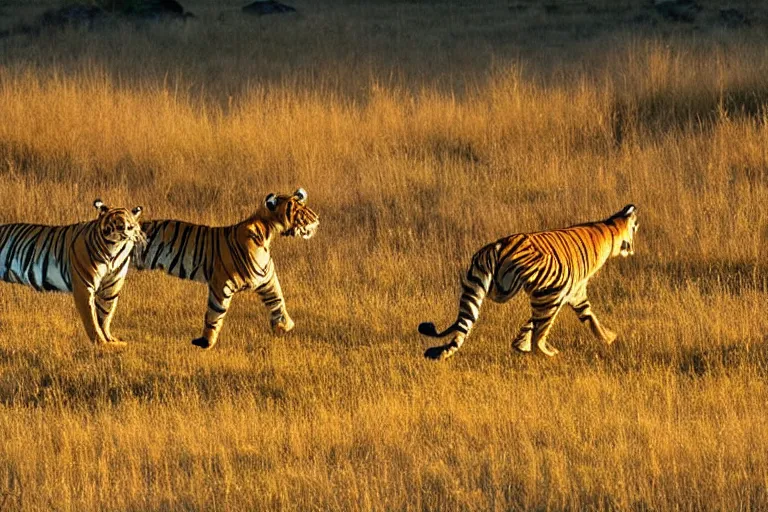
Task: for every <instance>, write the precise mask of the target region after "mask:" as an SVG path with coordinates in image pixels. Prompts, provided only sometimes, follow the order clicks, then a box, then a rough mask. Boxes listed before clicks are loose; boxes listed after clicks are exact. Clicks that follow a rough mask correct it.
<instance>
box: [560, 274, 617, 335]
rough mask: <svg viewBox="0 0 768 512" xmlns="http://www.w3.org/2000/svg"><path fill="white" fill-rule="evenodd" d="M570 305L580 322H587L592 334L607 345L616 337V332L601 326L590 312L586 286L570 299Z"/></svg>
mask: <svg viewBox="0 0 768 512" xmlns="http://www.w3.org/2000/svg"><path fill="white" fill-rule="evenodd" d="M571 307H572V308H573V311H574V312H576V315H578V317H579V320H580V321H581V323H584V324H587V326H588V327H589V330H590V331H592V334H593V335H594V336H595V337H596V338H598V339H601V340H603V341H604V342H605V343H606V344H607V345H610V344H611V343H613V342H614V340H615V339H616V333H615V332H613V331H612V330H610V329H607V328H605V327H603V325H602V324H601V323H600V322H599V321H598V320H597V317H596V316H595V314H594V313H593V312H592V307H591V305H590V304H589V299H587V290H586V288H585V289H584V290H582V291H580V292H579V293H578V295H577V296H576V297H574V299H573V300H572V301H571Z"/></svg>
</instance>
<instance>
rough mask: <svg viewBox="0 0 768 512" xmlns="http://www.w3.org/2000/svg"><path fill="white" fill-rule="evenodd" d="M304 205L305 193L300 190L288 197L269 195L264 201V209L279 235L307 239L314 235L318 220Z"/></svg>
mask: <svg viewBox="0 0 768 512" xmlns="http://www.w3.org/2000/svg"><path fill="white" fill-rule="evenodd" d="M306 203H307V192H306V191H305V190H304V189H303V188H300V189H298V190H297V191H296V192H294V193H293V194H291V195H289V196H282V195H281V196H278V195H275V194H269V195H268V196H267V197H266V199H265V200H264V208H266V215H267V216H268V218H269V220H270V221H271V222H272V224H273V225H275V226H276V227H277V229H278V230H279V232H280V234H281V235H283V236H300V237H301V238H304V239H307V238H312V235H314V234H315V231H317V227H318V226H319V225H320V220H319V217H318V216H317V214H316V213H315V212H314V211H312V209H311V208H309V207H308V206H307V204H306Z"/></svg>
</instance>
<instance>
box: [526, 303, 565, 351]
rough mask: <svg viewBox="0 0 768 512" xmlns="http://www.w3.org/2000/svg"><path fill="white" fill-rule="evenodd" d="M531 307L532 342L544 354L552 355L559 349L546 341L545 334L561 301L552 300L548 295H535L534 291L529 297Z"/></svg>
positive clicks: (550, 326)
mask: <svg viewBox="0 0 768 512" xmlns="http://www.w3.org/2000/svg"><path fill="white" fill-rule="evenodd" d="M531 307H532V309H533V316H532V320H533V335H532V338H533V342H535V343H536V347H537V348H538V349H539V350H540V351H541V352H542V353H543V354H544V355H547V356H549V357H552V356H554V355H556V354H557V353H558V352H560V351H559V350H557V349H556V348H554V347H552V346H551V345H549V343H547V335H548V334H549V330H550V329H551V328H552V322H554V321H555V317H556V316H557V313H558V312H559V311H560V309H561V308H562V303H561V302H560V301H559V300H554V301H553V300H552V298H551V297H548V296H544V297H536V294H535V293H534V295H533V297H532V298H531Z"/></svg>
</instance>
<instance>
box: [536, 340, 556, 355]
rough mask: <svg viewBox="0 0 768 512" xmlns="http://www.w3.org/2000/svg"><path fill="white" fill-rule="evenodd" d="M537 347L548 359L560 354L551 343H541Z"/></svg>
mask: <svg viewBox="0 0 768 512" xmlns="http://www.w3.org/2000/svg"><path fill="white" fill-rule="evenodd" d="M537 347H538V349H539V350H540V351H541V353H542V354H544V355H545V356H547V357H554V356H556V355H557V354H559V353H560V351H559V350H557V349H556V348H555V347H553V346H551V345H550V344H549V343H539V344H538V345H537Z"/></svg>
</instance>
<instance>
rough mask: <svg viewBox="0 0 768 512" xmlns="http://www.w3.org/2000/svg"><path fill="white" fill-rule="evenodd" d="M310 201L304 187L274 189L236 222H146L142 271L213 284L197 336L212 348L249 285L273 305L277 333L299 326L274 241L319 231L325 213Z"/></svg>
mask: <svg viewBox="0 0 768 512" xmlns="http://www.w3.org/2000/svg"><path fill="white" fill-rule="evenodd" d="M306 201H307V193H306V191H305V190H304V189H303V188H299V189H298V190H296V192H294V193H293V194H291V195H275V194H269V195H267V197H266V199H265V200H264V203H263V204H262V205H261V207H260V208H259V209H258V210H257V211H256V213H254V214H253V215H251V216H250V217H248V218H247V219H245V220H243V221H241V222H239V223H237V224H234V225H231V226H220V227H209V226H203V225H199V224H191V223H188V222H183V221H179V220H152V221H145V222H143V223H142V225H141V227H142V230H143V231H144V233H145V234H146V237H147V243H146V245H145V246H144V247H143V249H142V251H141V254H140V255H139V256H138V257H137V258H136V260H135V264H136V267H137V268H138V269H139V270H145V269H162V270H164V271H165V272H167V273H168V274H170V275H172V276H176V277H179V278H181V279H191V280H193V281H198V282H202V283H206V284H207V285H208V309H207V311H206V313H205V322H204V326H203V332H202V336H200V337H198V338H195V339H193V340H192V344H193V345H195V346H197V347H200V348H202V349H210V348H211V347H213V346H214V345H215V344H216V341H217V339H218V336H219V332H220V330H221V327H222V324H223V322H224V317H225V316H226V314H227V311H228V310H229V307H230V303H231V301H232V296H233V295H234V294H235V293H237V292H241V291H244V290H255V291H256V293H257V294H258V295H259V297H260V298H261V301H262V303H263V304H264V305H265V306H266V307H267V308H268V309H269V311H270V324H271V327H272V331H273V332H274V333H275V334H278V335H280V334H284V333H287V332H288V331H290V330H291V329H293V327H294V322H293V320H292V319H291V317H290V316H289V315H288V311H287V310H286V307H285V301H284V299H283V292H282V289H281V288H280V282H279V281H278V279H277V273H276V271H275V264H274V262H273V261H272V256H271V254H270V245H271V243H272V241H273V238H274V236H275V235H276V234H280V235H283V236H296V237H301V238H304V239H309V238H311V237H312V236H313V235H314V234H315V231H316V230H317V227H318V225H319V217H318V215H317V214H316V213H315V212H314V211H312V210H311V209H310V208H309V207H308V206H307V205H306Z"/></svg>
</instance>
